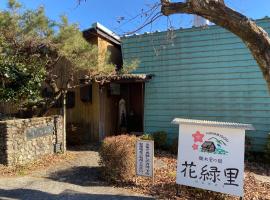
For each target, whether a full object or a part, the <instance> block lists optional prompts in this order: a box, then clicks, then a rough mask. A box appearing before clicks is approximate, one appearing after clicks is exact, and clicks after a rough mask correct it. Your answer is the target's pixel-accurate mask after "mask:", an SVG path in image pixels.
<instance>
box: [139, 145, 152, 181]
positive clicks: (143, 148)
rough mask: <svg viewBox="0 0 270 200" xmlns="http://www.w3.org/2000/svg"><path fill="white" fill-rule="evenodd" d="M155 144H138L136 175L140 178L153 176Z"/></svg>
mask: <svg viewBox="0 0 270 200" xmlns="http://www.w3.org/2000/svg"><path fill="white" fill-rule="evenodd" d="M153 162H154V142H153V141H148V140H139V141H137V143H136V174H137V175H138V176H147V177H152V176H153Z"/></svg>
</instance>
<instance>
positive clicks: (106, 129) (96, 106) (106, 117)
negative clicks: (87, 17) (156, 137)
mask: <svg viewBox="0 0 270 200" xmlns="http://www.w3.org/2000/svg"><path fill="white" fill-rule="evenodd" d="M83 35H84V37H85V39H86V40H87V41H88V42H89V43H91V44H95V45H97V47H98V54H99V55H98V56H99V57H100V59H105V54H107V53H108V52H109V55H110V58H109V59H110V60H109V61H110V62H112V63H114V64H115V66H116V70H118V69H120V68H121V66H122V54H121V45H120V38H119V37H118V36H117V35H115V34H114V33H112V32H111V31H110V30H108V29H107V28H105V27H104V26H102V25H100V24H99V23H95V24H94V25H93V27H92V28H90V29H88V30H86V31H84V32H83ZM69 69H70V67H69V64H68V63H65V64H63V62H61V63H60V64H59V66H58V67H56V69H55V70H56V74H58V75H59V77H62V78H63V77H68V76H66V75H64V74H68V73H69ZM88 75H89V72H88V71H87V70H80V71H78V72H77V73H76V80H77V83H75V84H80V85H81V86H80V87H76V88H74V89H71V90H69V91H68V93H67V106H66V107H67V112H66V113H67V143H68V144H70V145H80V144H85V143H91V142H97V141H101V140H102V139H103V138H104V137H106V136H110V135H116V134H119V133H121V132H129V133H130V132H135V133H142V132H143V107H144V106H143V103H144V84H145V82H146V81H147V80H149V79H150V78H151V77H150V76H147V75H144V74H114V75H96V76H94V77H92V78H91V79H89V76H88ZM78 80H79V81H78ZM61 82H65V80H61ZM85 83H87V84H85ZM121 99H124V101H125V104H126V105H125V107H126V124H125V128H124V129H123V127H122V128H121V127H120V122H119V102H120V100H121ZM56 107H57V105H56ZM61 108H62V105H61V103H59V105H58V108H53V109H51V110H50V112H49V113H48V115H52V114H62V113H61ZM134 124H136V125H134Z"/></svg>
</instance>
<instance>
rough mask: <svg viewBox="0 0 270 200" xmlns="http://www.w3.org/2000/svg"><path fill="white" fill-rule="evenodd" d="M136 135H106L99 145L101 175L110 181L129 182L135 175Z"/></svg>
mask: <svg viewBox="0 0 270 200" xmlns="http://www.w3.org/2000/svg"><path fill="white" fill-rule="evenodd" d="M136 141H137V138H136V136H130V135H119V136H113V137H107V138H105V139H104V141H103V143H102V145H101V147H100V151H99V154H100V164H101V166H102V167H103V172H102V173H103V176H104V177H105V178H106V179H107V180H108V181H112V182H130V181H132V180H133V178H134V177H135V175H136V174H135V144H136Z"/></svg>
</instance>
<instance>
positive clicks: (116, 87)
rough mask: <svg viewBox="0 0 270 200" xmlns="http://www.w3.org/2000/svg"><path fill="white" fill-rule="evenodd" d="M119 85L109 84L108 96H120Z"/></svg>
mask: <svg viewBox="0 0 270 200" xmlns="http://www.w3.org/2000/svg"><path fill="white" fill-rule="evenodd" d="M120 91H121V90H120V84H118V83H111V84H110V94H111V95H120Z"/></svg>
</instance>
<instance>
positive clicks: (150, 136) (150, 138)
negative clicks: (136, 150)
mask: <svg viewBox="0 0 270 200" xmlns="http://www.w3.org/2000/svg"><path fill="white" fill-rule="evenodd" d="M140 138H141V139H142V140H153V136H152V135H150V134H143V135H142V136H141V137H140Z"/></svg>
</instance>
